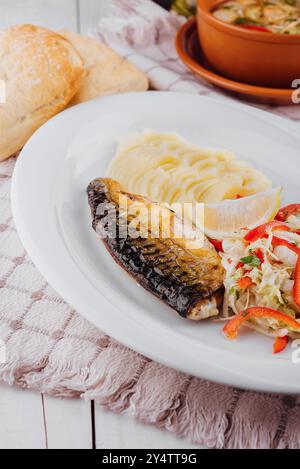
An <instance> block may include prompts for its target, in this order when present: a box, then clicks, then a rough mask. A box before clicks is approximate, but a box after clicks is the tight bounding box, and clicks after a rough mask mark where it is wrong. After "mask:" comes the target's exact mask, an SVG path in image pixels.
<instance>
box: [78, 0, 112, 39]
mask: <svg viewBox="0 0 300 469" xmlns="http://www.w3.org/2000/svg"><path fill="white" fill-rule="evenodd" d="M77 2H78V9H79V17H80V32H81V33H83V34H86V32H87V31H88V29H89V28H93V27H95V26H96V25H97V23H98V21H99V19H100V17H101V16H103V15H104V14H105V13H106V12H107V10H108V8H109V3H110V0H77Z"/></svg>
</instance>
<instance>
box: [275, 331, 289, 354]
mask: <svg viewBox="0 0 300 469" xmlns="http://www.w3.org/2000/svg"><path fill="white" fill-rule="evenodd" d="M288 341H289V338H288V336H287V335H285V336H284V337H276V339H275V341H274V345H273V353H280V352H282V351H283V350H284V349H285V348H286V346H287V344H288Z"/></svg>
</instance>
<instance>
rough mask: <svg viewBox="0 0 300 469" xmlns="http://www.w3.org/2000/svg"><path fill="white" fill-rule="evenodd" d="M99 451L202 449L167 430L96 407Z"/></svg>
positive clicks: (97, 446) (96, 435)
mask: <svg viewBox="0 0 300 469" xmlns="http://www.w3.org/2000/svg"><path fill="white" fill-rule="evenodd" d="M95 440H96V448H97V449H150V448H156V449H162V448H164V449H174V448H176V449H180V448H184V449H200V447H199V446H195V445H192V444H191V443H190V442H189V441H188V440H186V439H184V438H176V437H175V436H174V435H172V434H171V433H169V432H168V431H165V430H160V429H157V428H156V427H154V426H151V425H144V424H142V423H138V422H137V421H136V420H134V418H132V417H130V416H129V415H116V414H114V413H112V412H109V411H106V410H105V409H103V408H102V407H101V406H99V405H95Z"/></svg>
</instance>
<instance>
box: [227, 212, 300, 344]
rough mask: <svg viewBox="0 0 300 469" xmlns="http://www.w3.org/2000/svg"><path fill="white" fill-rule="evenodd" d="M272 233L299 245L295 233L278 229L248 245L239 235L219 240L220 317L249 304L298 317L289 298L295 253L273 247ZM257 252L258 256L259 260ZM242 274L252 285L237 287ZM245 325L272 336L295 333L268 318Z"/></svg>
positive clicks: (256, 319)
mask: <svg viewBox="0 0 300 469" xmlns="http://www.w3.org/2000/svg"><path fill="white" fill-rule="evenodd" d="M290 218H292V217H290ZM294 218H297V217H294ZM293 221H294V220H293ZM273 236H277V237H280V238H284V239H286V240H287V241H289V242H292V243H294V244H295V245H297V246H299V247H300V236H299V235H298V234H296V233H291V232H286V231H279V230H278V231H276V232H273V233H271V232H270V233H269V235H268V237H267V238H260V239H258V240H256V241H254V242H252V243H250V244H245V242H244V240H243V238H241V239H236V238H229V239H225V240H224V241H223V251H224V252H223V253H222V254H221V256H222V264H223V266H224V268H225V270H226V279H225V297H226V302H225V304H224V305H223V315H224V317H228V316H230V310H232V311H233V312H234V313H235V314H238V313H239V312H241V311H243V310H245V309H247V308H248V307H249V306H262V307H269V308H272V309H275V310H277V311H281V312H282V313H285V314H288V315H290V316H291V317H293V318H295V319H297V318H300V310H299V308H298V307H297V306H296V305H295V303H294V300H293V283H294V282H293V274H294V268H295V264H296V259H297V255H296V254H295V253H294V252H293V251H291V250H290V249H288V248H287V247H285V246H278V247H276V248H275V249H273V246H272V237H273ZM257 254H259V257H260V258H262V259H260V261H258V257H257ZM261 260H263V262H261ZM257 264H259V265H257ZM245 276H247V277H250V279H251V280H252V285H250V286H248V287H247V288H241V287H240V286H239V280H240V279H241V278H243V277H245ZM247 325H248V326H249V327H251V328H254V329H255V330H257V331H258V332H260V333H263V334H265V335H270V336H272V337H277V336H279V337H282V336H284V335H291V336H293V337H294V336H295V334H296V335H297V336H299V333H295V331H293V330H291V329H287V328H286V326H285V325H284V324H282V323H280V322H279V321H277V320H274V319H272V318H253V319H251V320H250V321H249V322H248V323H247Z"/></svg>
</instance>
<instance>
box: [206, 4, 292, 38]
mask: <svg viewBox="0 0 300 469" xmlns="http://www.w3.org/2000/svg"><path fill="white" fill-rule="evenodd" d="M213 16H214V17H215V18H217V19H219V20H221V21H224V22H226V23H230V24H235V25H239V26H243V27H245V28H248V29H252V30H254V31H265V32H273V33H280V34H300V2H299V0H267V1H264V0H260V1H258V0H235V1H231V0H229V1H225V2H222V3H220V4H219V5H218V6H217V7H216V8H215V9H214V10H213Z"/></svg>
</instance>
